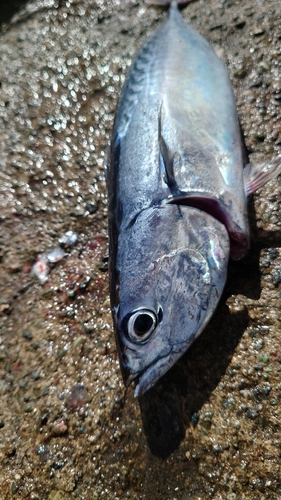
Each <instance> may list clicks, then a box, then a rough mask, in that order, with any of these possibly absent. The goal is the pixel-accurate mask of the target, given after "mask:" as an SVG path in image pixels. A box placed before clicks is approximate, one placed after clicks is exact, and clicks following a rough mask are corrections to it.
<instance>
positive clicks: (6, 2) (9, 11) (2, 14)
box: [0, 0, 28, 25]
mask: <svg viewBox="0 0 281 500" xmlns="http://www.w3.org/2000/svg"><path fill="white" fill-rule="evenodd" d="M27 3H28V0H3V1H2V2H1V9H0V25H1V24H7V23H8V22H9V21H10V20H11V19H12V17H13V16H14V15H15V14H16V13H17V12H18V11H19V10H20V9H21V8H22V7H24V6H25V5H26V4H27Z"/></svg>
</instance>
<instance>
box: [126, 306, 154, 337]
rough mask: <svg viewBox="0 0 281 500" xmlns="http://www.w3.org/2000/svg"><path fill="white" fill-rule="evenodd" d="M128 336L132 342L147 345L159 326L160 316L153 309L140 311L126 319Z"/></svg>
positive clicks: (134, 312)
mask: <svg viewBox="0 0 281 500" xmlns="http://www.w3.org/2000/svg"><path fill="white" fill-rule="evenodd" d="M126 320H127V321H126V322H127V325H126V330H127V336H128V337H129V339H130V340H131V341H132V342H135V343H138V344H139V343H141V344H142V343H145V342H147V341H148V339H149V338H150V336H151V335H152V333H153V332H154V330H155V328H156V327H157V325H158V322H159V320H158V316H157V314H156V313H155V312H154V311H153V310H151V309H138V310H135V311H133V312H132V313H130V315H129V316H127V318H126Z"/></svg>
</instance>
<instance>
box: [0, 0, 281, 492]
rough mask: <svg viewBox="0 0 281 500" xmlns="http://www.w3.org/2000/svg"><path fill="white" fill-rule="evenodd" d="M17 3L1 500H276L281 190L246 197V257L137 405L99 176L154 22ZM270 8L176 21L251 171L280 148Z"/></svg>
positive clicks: (2, 340) (5, 192)
mask: <svg viewBox="0 0 281 500" xmlns="http://www.w3.org/2000/svg"><path fill="white" fill-rule="evenodd" d="M8 3H9V4H10V2H7V4H8ZM19 6H20V7H21V9H20V10H18V11H17V12H16V13H14V15H13V17H11V18H10V19H9V16H10V11H8V10H7V11H5V12H6V14H7V15H6V14H5V16H6V17H5V16H4V17H3V16H2V17H1V21H3V22H2V25H1V34H0V38H1V44H0V58H1V68H0V77H1V88H0V106H1V115H0V143H1V152H0V234H1V239H0V261H1V267H0V498H1V500H10V499H12V498H13V499H16V500H18V499H20V500H21V499H26V498H27V499H29V498H30V499H38V500H39V499H40V500H74V499H79V500H83V499H85V500H101V499H105V500H113V499H114V500H125V499H127V498H130V499H138V500H141V499H142V500H199V499H202V500H206V499H213V500H219V499H222V500H224V499H226V500H236V499H237V500H242V499H244V500H263V499H267V498H268V499H270V500H277V499H280V498H281V480H280V464H281V434H280V420H281V348H280V347H281V342H280V323H281V314H280V299H281V288H280V286H281V285H280V283H281V227H280V226H281V216H280V191H281V184H280V179H279V180H278V179H277V180H275V181H274V182H271V183H270V184H269V185H267V186H266V187H264V188H263V189H261V190H260V191H259V192H258V193H257V194H256V195H255V196H254V198H253V199H252V200H251V201H250V204H249V205H250V206H249V212H250V222H251V230H252V247H251V250H250V251H249V253H248V255H247V257H246V258H245V259H244V260H243V261H241V262H235V263H231V265H230V269H229V278H228V282H227V286H226V289H225V292H224V295H223V298H222V300H221V303H220V306H219V307H218V310H217V312H216V314H215V316H214V318H213V319H212V321H211V323H210V325H209V326H208V328H207V329H206V330H205V332H204V333H203V334H202V335H201V337H200V338H199V339H198V341H197V342H196V343H195V345H194V346H193V347H192V349H190V351H189V352H188V353H187V354H186V355H185V356H184V357H183V358H182V359H181V360H180V362H179V363H178V364H177V365H176V366H175V367H174V368H173V369H172V370H171V371H170V372H169V373H168V374H167V375H166V376H165V377H164V378H163V379H162V380H161V381H160V382H159V383H158V384H157V386H156V387H155V388H153V389H152V390H151V391H150V392H149V393H148V394H147V395H145V396H144V397H143V398H142V399H141V400H140V402H138V401H137V400H135V399H134V398H133V388H129V389H128V390H125V389H124V387H123V383H122V381H121V377H120V370H119V363H118V359H117V353H116V348H115V342H114V337H113V333H112V322H111V315H110V307H109V297H108V271H107V254H108V248H107V200H106V188H105V181H104V172H103V171H104V167H103V164H104V154H105V153H104V152H105V149H106V145H107V144H108V142H109V140H110V133H111V128H112V123H113V117H114V111H115V107H116V102H117V99H118V95H119V92H120V88H121V86H122V83H123V81H124V77H125V74H126V71H127V69H128V67H129V65H130V63H131V61H132V58H133V56H134V54H135V53H136V50H137V49H138V48H139V47H140V45H141V44H142V43H143V42H144V40H145V38H146V37H147V35H148V34H149V33H151V32H152V31H153V30H154V29H155V28H156V26H157V25H158V23H159V22H160V20H161V19H162V18H163V16H164V15H165V14H164V13H163V12H162V11H161V10H159V9H155V8H153V7H148V6H147V5H146V4H145V3H144V2H143V1H142V0H139V1H138V0H122V1H121V0H91V1H90V0H59V1H57V0H31V1H26V2H23V1H20V2H18V3H15V6H14V7H19ZM3 12H4V10H3ZM280 12H281V2H280V0H275V1H271V0H264V1H263V2H261V1H259V0H248V1H247V2H242V1H239V0H237V1H235V0H208V1H207V0H199V1H198V2H194V3H191V4H190V5H189V6H188V7H187V8H186V9H185V10H184V11H183V16H184V18H185V19H186V20H188V21H189V22H190V23H191V24H192V25H193V26H194V27H195V28H196V29H197V30H198V31H199V32H200V33H202V34H203V35H204V36H205V37H206V38H208V39H209V40H210V42H211V43H212V44H213V46H214V47H215V49H216V50H217V52H218V54H219V55H220V56H221V57H222V58H223V60H224V62H225V64H226V65H227V67H228V70H229V72H230V75H231V78H232V80H233V85H234V89H235V94H236V98H237V107H238V113H239V117H240V120H241V126H242V129H243V132H244V135H245V142H246V145H247V148H248V150H249V152H250V159H251V161H253V162H254V161H262V160H266V159H269V158H270V157H271V156H272V155H274V154H277V153H280V148H281V128H280V123H281V121H280V119H281V80H280V67H281V31H280V19H281V18H280ZM218 91H219V89H218ZM93 207H94V208H93ZM68 230H73V231H75V232H76V233H78V241H77V243H76V244H75V245H73V246H72V247H69V248H66V255H65V256H64V257H63V259H62V260H61V261H59V262H58V263H57V264H54V265H52V266H51V269H50V272H49V275H48V280H47V281H46V282H45V284H44V285H40V283H39V282H38V281H37V279H36V277H34V276H32V275H31V274H30V270H31V267H32V265H33V264H34V262H35V260H36V257H37V255H38V254H40V253H41V254H42V253H45V252H48V251H50V250H51V249H53V248H55V247H56V246H57V245H58V240H59V238H61V237H62V236H63V234H64V233H65V232H66V231H68Z"/></svg>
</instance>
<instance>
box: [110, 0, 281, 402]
mask: <svg viewBox="0 0 281 500" xmlns="http://www.w3.org/2000/svg"><path fill="white" fill-rule="evenodd" d="M218 89H219V91H218ZM279 163H280V162H279ZM243 167H244V165H243V146H242V142H241V134H240V128H239V124H238V119H237V114H236V108H235V101H234V97H233V92H232V87H231V84H230V81H229V78H228V75H227V72H226V70H225V68H224V66H223V64H222V62H221V61H220V60H219V58H218V57H217V56H216V54H215V52H214V51H213V49H212V48H211V46H210V45H209V43H208V42H207V41H206V40H205V39H204V38H203V37H202V36H201V35H199V33H197V32H196V31H195V30H193V29H192V28H191V27H190V26H188V25H187V24H186V23H185V22H184V21H183V19H182V17H181V15H180V13H179V11H178V10H177V8H176V5H175V2H173V3H172V5H171V7H170V10H169V15H168V17H167V19H166V21H164V23H163V24H162V25H161V26H160V28H159V29H158V30H157V31H156V32H155V33H154V34H153V35H152V36H151V37H150V39H148V41H147V43H146V44H145V45H144V46H143V47H142V49H141V50H140V53H139V55H138V56H137V57H136V59H135V61H134V63H133V65H132V68H131V70H130V73H129V75H128V78H127V81H126V83H125V85H124V88H123V91H122V95H121V99H120V103H119V106H118V109H117V113H116V118H115V124H114V130H113V139H112V144H111V158H110V165H109V170H108V190H109V236H110V281H111V304H112V310H113V321H114V328H115V333H116V341H117V346H118V350H119V356H120V364H121V369H122V372H123V377H124V381H125V383H126V384H127V385H128V384H129V383H131V382H132V380H135V379H137V380H138V383H137V386H136V391H135V395H136V396H140V395H142V394H143V393H144V392H145V391H146V390H148V389H149V388H150V387H151V386H152V385H153V384H154V383H155V382H156V381H157V380H158V379H159V378H160V377H161V376H162V375H163V374H164V373H165V372H166V371H167V370H168V369H169V368H170V367H171V366H172V365H173V364H174V363H175V361H176V360H177V359H178V358H179V357H180V356H181V355H182V354H183V353H184V352H185V351H186V350H187V349H188V347H189V346H190V345H191V343H192V342H193V341H194V339H195V338H196V337H197V336H198V335H199V334H200V332H201V331H202V330H203V329H204V327H205V326H206V324H207V322H208V321H209V319H210V317H211V316H212V314H213V312H214V310H215V308H216V306H217V303H218V301H219V298H220V296H221V293H222V291H223V288H224V284H225V281H226V276H227V265H228V259H229V255H230V256H231V257H232V258H240V257H242V256H243V255H244V254H245V252H246V250H247V248H248V245H249V232H248V221H247V198H246V189H245V182H244V177H243ZM246 184H247V179H246ZM248 185H250V184H249V183H248Z"/></svg>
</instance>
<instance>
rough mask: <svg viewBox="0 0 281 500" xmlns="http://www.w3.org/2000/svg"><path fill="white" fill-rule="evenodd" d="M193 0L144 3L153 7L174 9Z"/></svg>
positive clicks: (160, 0) (162, 0)
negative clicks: (167, 6)
mask: <svg viewBox="0 0 281 500" xmlns="http://www.w3.org/2000/svg"><path fill="white" fill-rule="evenodd" d="M192 1H193V0H145V2H146V3H148V4H153V5H163V6H164V5H169V6H170V8H175V7H177V6H178V5H186V4H188V3H190V2H192Z"/></svg>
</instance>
